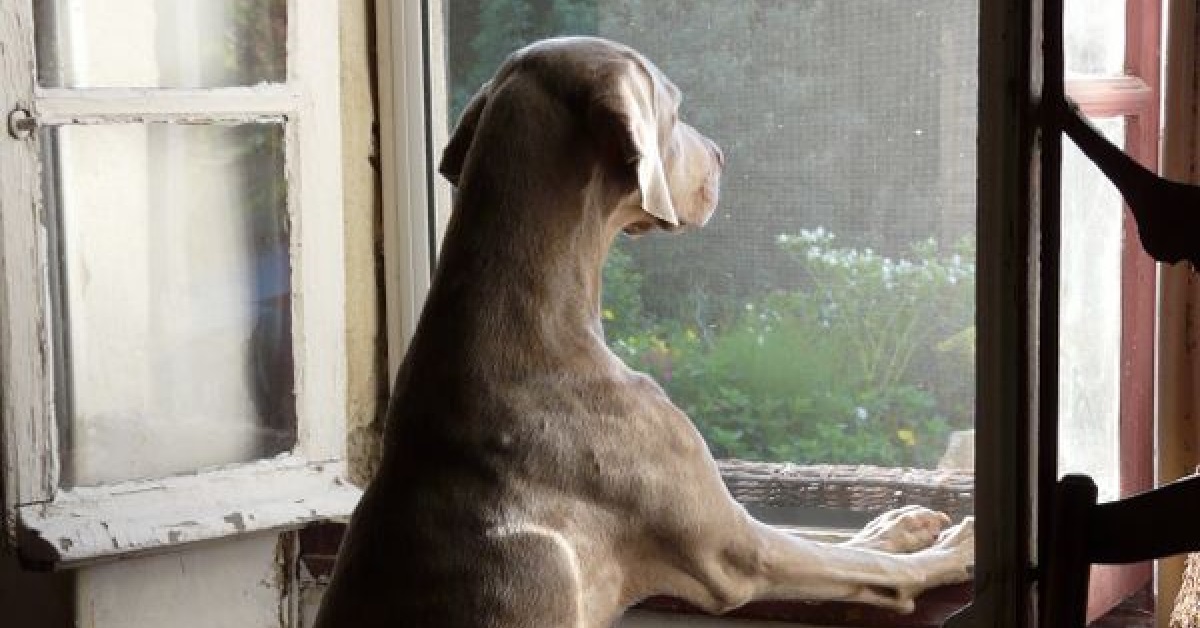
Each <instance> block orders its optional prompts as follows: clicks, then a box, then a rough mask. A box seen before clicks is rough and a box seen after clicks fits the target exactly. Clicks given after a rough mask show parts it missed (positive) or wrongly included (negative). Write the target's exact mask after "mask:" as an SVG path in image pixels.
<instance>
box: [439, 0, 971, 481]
mask: <svg viewBox="0 0 1200 628" xmlns="http://www.w3.org/2000/svg"><path fill="white" fill-rule="evenodd" d="M976 22H977V13H976V8H975V6H974V4H973V3H969V2H962V1H961V0H927V1H919V2H884V1H878V2H867V1H855V2H835V1H806V0H776V1H765V0H755V1H749V0H702V1H695V0H686V1H685V0H644V1H640V0H590V1H583V0H574V1H573V0H543V1H521V0H491V1H489V0H475V1H467V2H453V3H449V4H448V7H447V29H448V33H449V43H448V48H447V58H448V60H449V68H448V70H449V80H450V93H451V96H450V97H451V110H452V117H453V118H457V114H458V111H459V110H460V109H461V106H462V104H463V103H464V102H465V101H466V99H467V98H468V97H469V96H470V94H471V93H473V92H474V90H475V89H477V88H478V86H479V85H480V84H481V83H482V82H483V81H484V80H486V79H487V78H488V77H489V76H490V75H491V73H492V71H493V70H494V69H495V68H496V66H497V65H498V64H499V63H500V62H501V61H502V59H503V58H504V57H505V56H506V55H507V54H508V53H510V52H511V51H513V50H515V49H516V48H518V47H520V46H521V45H524V44H525V43H528V42H530V41H533V40H535V39H538V38H540V37H545V36H552V35H563V34H597V35H600V36H603V37H607V38H610V39H614V40H617V41H621V42H624V43H627V44H629V45H631V46H633V47H634V48H637V49H638V50H640V51H641V52H642V53H644V54H645V55H646V56H647V57H648V58H650V59H651V60H652V61H653V62H654V63H655V64H657V65H658V66H659V67H660V68H662V69H663V71H664V72H665V73H666V74H667V75H668V76H669V77H671V79H672V80H673V81H674V82H675V83H676V84H677V85H678V86H679V87H680V89H681V90H682V91H683V94H684V103H683V112H682V113H683V118H684V119H685V120H688V121H689V122H691V123H692V124H693V125H694V126H695V127H696V128H697V129H699V130H700V131H701V132H703V133H705V134H707V135H709V136H710V137H711V138H713V139H714V140H715V141H716V142H717V143H718V144H719V145H721V147H722V148H723V150H724V152H725V154H726V157H727V160H726V170H725V174H724V177H723V181H722V193H721V199H722V200H721V207H719V208H718V211H717V214H716V215H715V216H714V218H713V220H712V221H711V222H710V223H709V224H708V226H706V227H705V228H704V229H702V230H699V231H695V232H691V233H686V234H683V235H676V234H653V235H650V236H646V237H644V238H641V239H637V240H629V239H621V240H620V241H619V242H618V244H617V247H616V249H615V250H614V252H613V254H612V257H611V258H610V262H609V266H608V268H607V269H606V273H605V305H604V312H603V315H604V318H605V322H606V330H607V335H608V338H609V343H610V345H611V346H612V347H613V348H614V350H615V351H616V352H617V353H618V354H619V355H621V356H622V357H623V358H625V360H626V361H627V362H629V363H630V364H631V365H632V366H634V367H635V368H639V369H641V370H644V371H646V372H648V373H650V374H651V375H653V376H655V377H656V378H657V379H658V380H659V381H660V382H661V383H662V384H663V385H664V387H666V388H667V390H668V392H669V393H670V394H671V396H672V399H674V401H675V402H676V404H677V405H679V406H680V407H681V408H682V409H684V410H685V411H686V412H688V414H689V415H690V416H691V418H692V419H693V421H694V422H695V423H696V424H697V427H698V428H699V429H700V430H701V432H702V433H703V434H704V435H705V437H706V438H707V439H708V442H709V444H710V446H711V448H712V449H713V451H714V453H715V454H716V455H718V456H722V457H737V458H746V459H753V460H789V461H796V462H804V463H813V462H834V463H868V464H882V465H915V466H933V465H936V464H937V463H938V462H939V460H940V459H941V458H942V457H943V455H944V452H945V451H946V448H947V443H948V442H949V440H950V435H951V434H952V433H953V432H954V431H958V430H965V429H969V428H970V427H971V426H972V424H973V390H974V383H973V377H974V375H973V371H974V367H973V364H974V327H973V325H974V301H973V298H974V234H975V199H974V191H975V117H976V103H975V99H976V90H975V72H976V52H975V50H976V40H977V36H976ZM968 464H969V461H968Z"/></svg>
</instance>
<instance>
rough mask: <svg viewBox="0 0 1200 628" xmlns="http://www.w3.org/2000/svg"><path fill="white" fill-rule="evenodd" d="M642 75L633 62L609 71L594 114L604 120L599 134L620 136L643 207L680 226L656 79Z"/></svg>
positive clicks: (623, 156)
mask: <svg viewBox="0 0 1200 628" xmlns="http://www.w3.org/2000/svg"><path fill="white" fill-rule="evenodd" d="M639 74H644V72H642V71H641V69H640V68H638V67H637V66H636V65H635V64H633V63H632V62H630V63H627V64H622V69H621V70H620V71H617V72H613V73H611V74H609V76H608V77H607V80H605V81H603V82H602V83H603V84H602V85H601V86H600V87H599V88H598V92H597V95H596V98H595V99H594V101H593V112H592V115H593V118H594V119H596V120H599V121H602V122H601V124H600V127H599V129H598V131H599V132H600V133H616V134H617V135H618V136H619V145H618V150H619V151H620V159H621V163H623V164H626V165H629V166H632V167H633V168H634V169H635V171H636V172H635V174H636V176H637V186H638V191H639V192H640V193H641V196H642V209H643V210H645V211H646V213H648V214H650V215H651V216H654V217H655V218H658V219H660V220H663V221H665V222H667V223H669V224H671V225H678V224H679V218H678V217H677V216H676V214H675V204H674V203H673V202H672V201H671V188H670V187H669V186H668V185H667V172H666V165H665V164H664V163H663V159H662V147H661V146H660V143H659V138H658V115H657V110H656V106H655V105H656V100H657V94H656V90H655V86H654V85H653V83H652V80H653V79H651V78H649V77H643V76H639ZM605 122H607V123H605ZM614 127H615V128H614ZM601 141H604V139H603V138H601Z"/></svg>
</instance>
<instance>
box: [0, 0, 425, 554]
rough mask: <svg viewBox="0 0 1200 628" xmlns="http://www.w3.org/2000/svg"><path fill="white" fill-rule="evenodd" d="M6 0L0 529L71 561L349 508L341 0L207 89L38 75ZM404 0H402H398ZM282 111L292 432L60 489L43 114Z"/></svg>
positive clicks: (251, 114) (22, 27)
mask: <svg viewBox="0 0 1200 628" xmlns="http://www.w3.org/2000/svg"><path fill="white" fill-rule="evenodd" d="M35 1H37V0H19V1H17V2H5V3H3V4H2V5H0V37H3V43H4V45H5V52H4V54H0V64H2V65H0V105H2V106H3V109H2V111H3V113H4V114H5V115H6V116H7V115H8V114H9V112H10V111H13V110H17V109H20V110H22V111H24V112H27V113H28V116H23V115H22V116H18V117H16V118H13V117H10V118H9V121H10V124H9V126H10V129H9V134H8V135H7V136H5V137H0V172H3V173H4V179H5V181H4V186H3V188H0V411H2V414H0V422H2V427H3V431H2V432H0V433H2V440H3V452H2V453H3V478H4V483H3V492H4V501H3V506H4V531H5V533H6V534H5V537H6V539H7V540H8V541H9V543H11V544H15V547H16V549H17V550H18V551H19V553H20V555H21V557H22V559H23V560H24V561H25V562H26V564H31V565H34V566H40V567H45V568H55V569H60V568H69V567H76V566H80V565H85V564H90V563H94V562H97V561H103V560H110V559H114V558H118V557H125V556H128V555H132V554H143V553H151V552H156V551H163V550H168V549H171V548H176V547H178V546H180V545H181V544H186V543H193V542H198V541H207V540H213V539H218V538H223V537H228V536H232V535H238V534H245V533H252V532H266V531H279V530H286V529H292V528H296V527H300V526H303V525H305V524H307V523H309V522H312V521H316V520H326V519H340V518H345V517H347V516H348V515H349V513H350V512H351V511H352V509H353V507H354V505H355V504H356V503H357V501H358V497H359V496H360V494H361V493H360V491H359V490H358V489H357V488H355V487H353V486H352V485H350V484H349V483H348V482H346V481H344V480H343V478H344V477H345V463H344V460H345V452H344V449H345V442H346V438H345V433H346V414H347V390H346V372H347V365H346V359H347V358H346V341H345V308H346V297H345V277H344V273H345V265H344V263H343V260H344V252H343V246H344V243H343V236H342V233H343V225H342V221H343V212H342V211H341V207H342V202H343V200H342V176H341V130H340V110H339V105H340V103H339V87H340V84H339V55H338V54H337V51H338V24H339V14H338V3H337V2H334V1H332V0H321V1H313V0H289V2H288V7H287V10H288V25H287V30H288V33H287V36H288V61H287V72H288V75H287V80H286V82H285V83H283V84H274V85H266V84H264V85H256V86H253V87H222V88H211V89H142V88H134V89H127V88H104V89H61V88H54V89H48V88H42V87H39V86H37V82H36V73H35V64H34V33H33V28H32V26H31V25H32V24H33V2H35ZM405 4H407V3H405ZM281 119H282V120H284V121H285V136H286V145H287V148H286V166H285V167H286V176H287V181H288V208H287V209H288V212H289V218H290V220H291V225H292V229H291V245H290V250H291V261H292V268H293V271H292V272H293V277H292V285H293V300H292V301H293V303H292V310H293V311H292V314H293V321H294V322H293V328H292V338H293V351H294V358H295V364H296V372H295V381H296V414H297V421H298V425H297V444H296V447H295V449H294V450H293V451H291V452H289V453H287V454H282V455H280V456H278V457H275V458H271V459H264V460H258V461H254V462H250V463H245V464H234V465H228V466H223V467H221V468H214V469H206V470H202V471H199V472H196V473H191V474H182V475H177V476H172V477H166V478H155V479H151V480H139V481H130V482H120V483H114V484H105V485H101V486H93V487H82V488H72V489H63V488H60V487H59V470H60V461H59V457H58V443H57V430H56V421H57V416H56V412H57V408H56V407H55V386H56V382H55V378H54V373H55V365H54V363H53V360H54V358H53V351H52V347H53V326H54V324H55V322H54V318H53V315H52V312H51V309H50V305H49V304H50V290H51V289H53V288H52V286H51V284H50V280H49V276H50V275H49V272H48V268H49V266H48V264H49V263H51V262H52V261H53V260H50V259H49V258H48V255H49V251H50V249H49V247H48V245H47V242H48V237H49V234H48V232H47V228H46V220H45V217H46V212H47V208H46V207H45V206H44V205H43V203H42V200H41V190H40V186H41V181H40V178H39V174H40V168H41V167H42V165H41V164H40V163H39V152H38V147H37V142H38V139H37V133H36V132H34V131H35V130H36V128H37V127H42V126H49V125H61V124H99V123H142V122H168V123H170V122H189V123H205V122H238V121H241V122H251V121H278V120H281Z"/></svg>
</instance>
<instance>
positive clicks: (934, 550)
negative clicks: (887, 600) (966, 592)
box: [914, 517, 975, 588]
mask: <svg viewBox="0 0 1200 628" xmlns="http://www.w3.org/2000/svg"><path fill="white" fill-rule="evenodd" d="M914 557H922V558H927V559H928V560H929V562H928V563H927V566H928V569H929V576H928V581H927V583H926V584H927V587H926V588H931V587H936V586H942V585H946V584H957V583H959V582H966V581H967V580H970V579H971V577H972V575H973V574H974V568H975V518H974V517H966V518H965V519H963V520H962V522H961V523H959V524H958V525H955V526H952V527H950V528H947V529H946V530H945V531H944V532H942V533H941V534H940V535H938V539H937V542H935V543H934V544H933V546H932V547H930V548H928V549H926V550H923V551H921V552H919V553H918V554H916V555H915V556H914Z"/></svg>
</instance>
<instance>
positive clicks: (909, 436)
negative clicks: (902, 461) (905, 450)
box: [896, 429, 917, 447]
mask: <svg viewBox="0 0 1200 628" xmlns="http://www.w3.org/2000/svg"><path fill="white" fill-rule="evenodd" d="M896 438H899V439H900V442H902V443H904V444H905V445H908V446H909V447H914V446H916V444H917V435H916V433H914V432H913V431H912V430H908V429H903V430H896Z"/></svg>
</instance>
